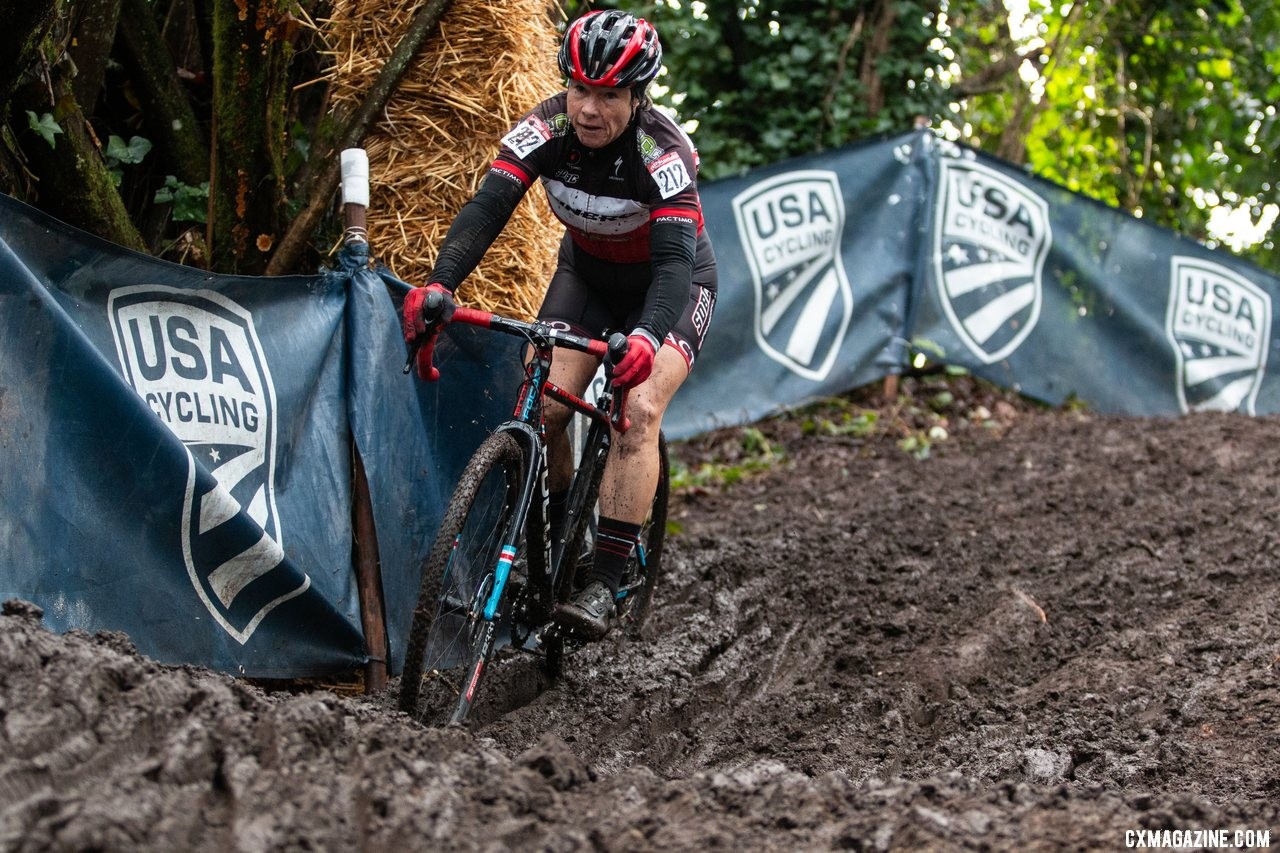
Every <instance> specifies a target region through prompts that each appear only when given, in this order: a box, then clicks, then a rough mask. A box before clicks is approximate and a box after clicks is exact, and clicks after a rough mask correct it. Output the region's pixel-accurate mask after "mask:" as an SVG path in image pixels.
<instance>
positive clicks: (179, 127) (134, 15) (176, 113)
mask: <svg viewBox="0 0 1280 853" xmlns="http://www.w3.org/2000/svg"><path fill="white" fill-rule="evenodd" d="M123 6H124V8H123V12H124V14H123V15H122V16H121V18H120V36H121V39H122V40H123V42H124V45H125V47H126V49H127V50H128V53H129V55H130V57H131V58H132V60H133V63H134V71H135V73H134V74H133V75H132V77H133V81H134V84H135V85H136V86H138V88H139V92H138V95H139V99H140V100H141V101H142V103H144V104H146V105H147V110H146V120H147V133H148V134H150V135H151V136H152V137H153V140H154V142H155V145H156V151H157V152H159V153H161V155H162V156H164V157H166V158H168V160H169V163H170V166H171V167H172V168H173V170H174V175H175V177H177V178H178V180H180V181H182V182H183V183H184V184H188V185H190V186H198V185H199V184H201V183H202V182H204V181H207V180H209V149H208V148H206V147H205V144H204V136H203V134H202V132H201V130H200V125H199V123H198V122H197V121H196V114H195V111H194V110H193V109H192V108H191V102H190V101H189V100H188V99H187V93H186V92H185V91H184V90H183V88H182V86H181V84H180V83H179V82H178V77H177V74H176V73H175V68H176V66H175V64H174V61H173V57H172V55H171V54H170V52H169V47H168V45H167V44H166V43H165V41H164V38H163V37H162V36H161V34H160V28H159V27H158V26H157V25H156V20H155V17H154V13H153V12H152V9H151V5H150V4H149V3H148V2H147V0H123Z"/></svg>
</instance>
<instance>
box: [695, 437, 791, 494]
mask: <svg viewBox="0 0 1280 853" xmlns="http://www.w3.org/2000/svg"><path fill="white" fill-rule="evenodd" d="M783 458H784V454H783V453H782V451H781V450H780V449H778V448H775V447H774V445H773V444H772V442H770V441H769V439H768V438H767V437H765V435H764V433H763V432H761V431H760V430H759V429H757V428H755V427H746V428H744V429H743V430H742V432H741V434H740V447H739V448H738V450H737V452H734V453H732V454H729V455H727V456H726V457H721V458H716V459H712V460H710V461H706V462H702V463H700V464H698V465H697V466H695V467H692V468H691V467H689V466H688V465H686V464H685V463H683V462H681V461H680V460H679V459H672V461H671V488H672V490H674V491H682V490H683V491H689V490H699V489H708V488H713V487H716V488H718V487H723V486H731V485H733V484H734V483H737V482H739V481H741V480H742V479H743V478H744V477H747V476H749V475H750V474H753V473H755V472H758V471H764V470H767V469H769V468H772V467H773V466H775V465H777V464H778V463H779V462H781V461H782V459H783Z"/></svg>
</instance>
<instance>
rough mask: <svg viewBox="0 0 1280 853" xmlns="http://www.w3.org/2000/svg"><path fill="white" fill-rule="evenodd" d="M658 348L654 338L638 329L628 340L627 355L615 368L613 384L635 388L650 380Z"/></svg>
mask: <svg viewBox="0 0 1280 853" xmlns="http://www.w3.org/2000/svg"><path fill="white" fill-rule="evenodd" d="M655 350H656V347H655V346H654V343H653V338H651V337H649V336H648V335H646V334H642V333H641V332H640V331H639V330H638V329H637V330H636V331H635V332H633V333H632V334H631V335H630V336H629V337H628V338H627V354H626V355H624V356H623V357H622V361H619V362H618V363H617V364H615V365H614V366H613V384H614V385H617V386H618V387H620V388H634V387H636V386H637V385H639V384H640V383H641V382H643V381H645V380H646V379H648V378H649V374H650V373H652V372H653V357H654V355H655V354H656V353H655Z"/></svg>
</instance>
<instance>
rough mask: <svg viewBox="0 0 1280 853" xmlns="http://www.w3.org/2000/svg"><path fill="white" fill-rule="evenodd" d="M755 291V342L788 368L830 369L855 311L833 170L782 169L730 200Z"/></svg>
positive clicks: (803, 372) (811, 375)
mask: <svg viewBox="0 0 1280 853" xmlns="http://www.w3.org/2000/svg"><path fill="white" fill-rule="evenodd" d="M733 214H734V218H735V219H736V220H737V223H738V236H739V238H740V239H741V240H742V245H743V248H744V249H745V250H746V253H747V258H748V260H749V261H750V262H751V273H752V281H753V283H754V285H755V291H756V317H755V334H756V343H757V344H758V345H759V347H760V349H762V350H763V351H764V353H765V355H767V356H769V357H770V358H772V359H774V360H775V361H777V362H780V363H781V364H784V365H786V366H787V367H788V368H789V369H790V370H791V371H792V372H794V373H796V374H799V375H800V376H803V377H805V378H806V379H812V380H815V381H819V380H821V379H824V378H825V377H826V376H827V374H828V373H830V372H831V367H832V366H833V365H834V364H835V360H836V355H837V354H838V353H839V351H840V345H841V343H843V341H844V335H845V331H846V330H847V329H848V328H849V321H850V319H851V318H852V317H853V289H852V288H851V287H850V286H849V280H848V278H847V277H846V276H845V271H844V265H843V264H842V263H841V262H840V233H841V231H842V230H843V229H844V202H843V200H842V195H841V192H840V183H839V180H838V179H837V178H836V175H835V173H834V172H826V171H798V172H787V173H786V174H782V175H777V176H775V177H773V178H769V179H767V180H764V181H761V182H760V183H758V184H754V185H753V186H751V187H749V188H748V189H746V190H744V191H742V192H741V193H739V194H738V195H737V196H735V197H734V199H733Z"/></svg>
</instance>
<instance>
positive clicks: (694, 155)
mask: <svg viewBox="0 0 1280 853" xmlns="http://www.w3.org/2000/svg"><path fill="white" fill-rule="evenodd" d="M653 112H654V115H653V116H652V119H653V120H652V121H651V122H648V127H647V128H646V129H645V130H644V132H642V133H640V134H639V135H638V137H637V139H638V143H639V145H640V157H641V160H642V162H643V163H644V168H645V171H646V172H647V173H648V178H647V180H643V179H642V184H643V185H644V187H645V189H646V190H647V192H648V198H647V202H648V205H649V221H650V222H651V223H658V222H675V221H681V220H684V221H688V222H690V223H692V224H693V226H694V229H695V231H698V232H700V231H701V230H702V224H703V223H702V202H701V200H700V199H699V197H698V152H697V149H696V148H694V146H693V141H692V140H691V139H690V138H689V136H688V134H686V133H685V132H684V131H683V130H681V129H680V128H679V126H678V125H676V124H675V122H674V121H672V120H671V119H670V118H668V117H667V116H665V115H662V114H661V113H657V111H656V110H655V111H653Z"/></svg>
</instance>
